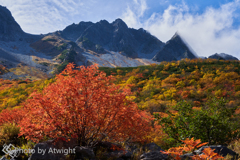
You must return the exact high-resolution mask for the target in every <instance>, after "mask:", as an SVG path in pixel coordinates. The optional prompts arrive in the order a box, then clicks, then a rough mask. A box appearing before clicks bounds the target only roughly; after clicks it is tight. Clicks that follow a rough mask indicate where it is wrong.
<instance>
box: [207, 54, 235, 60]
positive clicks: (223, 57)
mask: <svg viewBox="0 0 240 160" xmlns="http://www.w3.org/2000/svg"><path fill="white" fill-rule="evenodd" d="M208 58H212V59H219V60H238V58H236V57H234V56H232V55H229V54H226V53H220V54H218V53H215V54H213V55H211V56H209V57H208Z"/></svg>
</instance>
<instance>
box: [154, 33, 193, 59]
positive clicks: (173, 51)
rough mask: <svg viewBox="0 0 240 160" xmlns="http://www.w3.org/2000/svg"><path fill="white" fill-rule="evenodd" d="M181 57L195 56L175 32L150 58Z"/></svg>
mask: <svg viewBox="0 0 240 160" xmlns="http://www.w3.org/2000/svg"><path fill="white" fill-rule="evenodd" d="M183 58H189V59H194V58H197V57H196V56H195V55H194V53H193V52H192V51H191V50H190V49H189V47H188V46H187V45H186V43H185V42H184V41H183V40H182V38H181V37H180V36H179V34H177V33H176V34H175V35H174V36H173V37H172V38H171V39H170V40H169V41H168V42H167V43H166V45H165V46H164V47H163V49H162V50H160V51H159V52H158V53H157V54H156V55H155V56H154V57H153V59H152V60H154V61H158V62H161V61H173V60H175V61H177V60H181V59H183Z"/></svg>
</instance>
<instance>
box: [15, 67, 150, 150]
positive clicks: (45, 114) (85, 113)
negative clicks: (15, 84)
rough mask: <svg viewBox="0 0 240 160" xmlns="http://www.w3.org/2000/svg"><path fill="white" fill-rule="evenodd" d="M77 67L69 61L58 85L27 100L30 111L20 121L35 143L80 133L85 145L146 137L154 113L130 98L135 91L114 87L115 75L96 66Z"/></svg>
mask: <svg viewBox="0 0 240 160" xmlns="http://www.w3.org/2000/svg"><path fill="white" fill-rule="evenodd" d="M73 68H74V64H68V65H67V67H66V69H65V70H64V71H63V72H62V73H60V74H59V75H57V76H56V82H55V83H53V84H51V85H49V86H48V87H46V88H44V90H43V92H42V93H34V94H32V95H31V97H32V98H31V99H28V100H27V101H26V103H25V105H24V107H25V109H26V110H28V113H27V114H26V116H25V118H24V119H23V120H22V122H21V123H20V126H21V133H20V135H25V136H26V138H27V139H31V140H33V141H35V142H38V141H39V140H41V139H42V138H44V137H49V138H57V137H67V138H70V137H75V138H77V140H78V144H79V145H88V146H94V145H95V144H96V142H97V141H99V140H100V141H101V140H107V141H124V140H127V139H129V138H131V140H132V141H141V140H143V137H145V136H146V135H147V134H148V132H149V131H150V120H151V117H150V116H149V115H147V114H146V112H143V111H140V110H138V107H137V105H136V104H135V103H134V102H132V101H130V100H129V99H128V98H127V96H128V95H130V94H131V92H130V90H129V89H120V88H119V87H118V86H116V85H114V84H113V83H112V80H113V77H112V76H108V77H107V76H106V74H105V73H103V72H100V71H99V70H98V67H97V66H96V65H94V66H90V67H84V66H81V67H78V68H80V70H73Z"/></svg>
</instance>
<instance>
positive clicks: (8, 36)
mask: <svg viewBox="0 0 240 160" xmlns="http://www.w3.org/2000/svg"><path fill="white" fill-rule="evenodd" d="M24 34H25V33H24V32H23V30H22V29H21V27H20V26H19V24H18V23H17V22H16V21H15V20H14V18H13V16H12V14H11V12H10V11H9V10H8V9H7V8H6V7H3V6H0V40H4V41H9V40H16V39H17V38H20V37H21V36H23V35H24Z"/></svg>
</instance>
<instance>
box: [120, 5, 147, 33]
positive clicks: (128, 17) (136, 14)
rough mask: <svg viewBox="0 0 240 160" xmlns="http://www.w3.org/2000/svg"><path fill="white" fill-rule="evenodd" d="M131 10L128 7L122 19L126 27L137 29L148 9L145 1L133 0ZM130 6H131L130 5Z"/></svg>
mask: <svg viewBox="0 0 240 160" xmlns="http://www.w3.org/2000/svg"><path fill="white" fill-rule="evenodd" d="M133 2H134V5H133V8H131V7H130V5H128V7H127V9H126V11H125V13H124V14H123V16H122V19H123V21H124V22H125V23H127V25H128V27H134V28H139V27H141V23H140V19H141V18H142V16H143V15H144V13H145V11H146V10H147V9H148V7H147V3H146V0H133ZM131 6H132V5H131Z"/></svg>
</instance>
